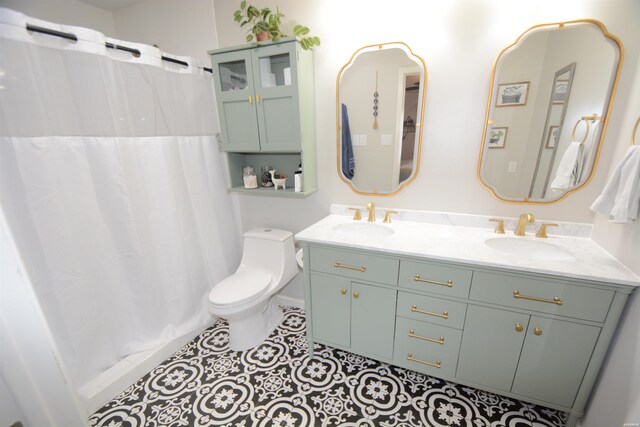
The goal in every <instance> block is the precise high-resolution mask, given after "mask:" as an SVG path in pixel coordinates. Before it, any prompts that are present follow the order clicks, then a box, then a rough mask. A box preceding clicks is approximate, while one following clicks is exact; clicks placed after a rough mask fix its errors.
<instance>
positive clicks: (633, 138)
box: [631, 117, 640, 145]
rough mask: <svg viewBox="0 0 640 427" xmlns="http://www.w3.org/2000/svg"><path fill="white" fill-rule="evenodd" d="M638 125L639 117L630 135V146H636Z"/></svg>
mask: <svg viewBox="0 0 640 427" xmlns="http://www.w3.org/2000/svg"><path fill="white" fill-rule="evenodd" d="M638 125H640V117H638V120H636V126H635V127H634V128H633V133H632V134H631V145H636V134H637V133H638Z"/></svg>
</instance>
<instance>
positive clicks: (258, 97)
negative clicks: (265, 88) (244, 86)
mask: <svg viewBox="0 0 640 427" xmlns="http://www.w3.org/2000/svg"><path fill="white" fill-rule="evenodd" d="M256 104H260V95H256Z"/></svg>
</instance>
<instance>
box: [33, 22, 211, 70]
mask: <svg viewBox="0 0 640 427" xmlns="http://www.w3.org/2000/svg"><path fill="white" fill-rule="evenodd" d="M27 31H32V32H34V33H41V34H47V35H49V36H55V37H60V38H63V39H67V40H73V41H75V42H77V41H78V37H76V35H75V34H72V33H65V32H62V31H57V30H51V29H49V28H45V27H38V26H36V25H30V24H27ZM104 45H105V46H106V47H107V48H109V49H116V50H122V51H125V52H129V53H131V54H132V55H133V56H135V57H138V56H140V51H139V50H138V49H133V48H131V47H126V46H122V45H119V44H114V43H109V42H105V44H104ZM161 58H162V60H163V61H167V62H171V63H173V64H178V65H182V66H185V67H188V66H189V63H187V62H185V61H181V60H179V59H174V58H171V57H168V56H164V55H162V57H161ZM202 69H203V70H205V71H207V72H209V73H213V70H212V69H211V68H208V67H202Z"/></svg>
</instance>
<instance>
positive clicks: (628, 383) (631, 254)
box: [581, 56, 640, 427]
mask: <svg viewBox="0 0 640 427" xmlns="http://www.w3.org/2000/svg"><path fill="white" fill-rule="evenodd" d="M639 59H640V58H639V57H638V56H636V58H629V60H630V61H631V60H635V61H636V62H638V60H639ZM631 92H632V93H634V94H635V96H634V97H633V98H631V99H630V100H629V103H628V104H627V105H626V108H625V111H627V112H628V113H629V114H628V115H627V116H626V118H625V120H624V122H623V123H622V125H621V126H620V132H619V135H618V139H617V140H616V150H615V153H614V156H613V162H612V164H611V165H610V167H609V171H608V172H607V174H606V175H607V176H610V175H611V172H612V169H613V167H615V165H617V164H618V162H619V161H620V160H621V159H622V157H623V156H624V154H625V153H626V151H627V150H628V149H629V144H630V142H631V134H632V132H633V126H634V125H635V121H636V120H637V119H638V117H639V116H640V67H638V68H636V72H635V83H634V85H633V87H632V89H631ZM638 137H640V135H638ZM593 239H594V240H595V241H596V242H598V243H599V244H600V245H601V246H602V247H604V248H605V249H606V250H608V251H609V252H610V253H611V254H612V255H613V256H615V257H616V258H618V259H619V260H621V261H622V262H624V263H625V264H626V265H627V266H628V267H629V268H630V269H631V270H632V271H633V272H634V273H636V274H637V275H639V276H640V221H636V222H635V223H632V224H627V225H621V224H612V223H610V222H608V221H607V218H606V217H605V216H603V215H597V217H596V219H595V221H594V230H593ZM639 379H640V292H639V291H636V292H635V293H634V294H633V295H632V296H631V298H630V300H629V302H628V303H627V307H626V310H625V313H624V315H623V318H622V321H621V323H620V326H619V327H618V330H617V332H616V335H615V337H614V340H613V344H612V350H611V351H610V352H609V355H608V357H607V359H606V361H605V365H604V367H603V370H602V371H601V373H600V378H599V380H598V383H597V384H596V391H595V393H594V394H593V395H592V398H591V404H590V407H589V411H588V412H587V416H586V417H585V418H584V420H583V422H582V424H581V425H582V426H583V427H600V426H604V425H611V426H618V425H619V426H621V425H623V424H624V423H640V380H639Z"/></svg>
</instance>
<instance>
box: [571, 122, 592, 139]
mask: <svg viewBox="0 0 640 427" xmlns="http://www.w3.org/2000/svg"><path fill="white" fill-rule="evenodd" d="M580 122H585V123H586V124H587V131H586V132H585V133H584V138H583V139H582V141H580V144H584V142H585V141H586V140H587V136H589V120H586V119H584V118H582V119H580V120H578V121H577V122H576V125H575V126H574V127H573V130H572V131H571V141H575V140H576V129H577V128H578V125H579V124H580Z"/></svg>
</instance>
